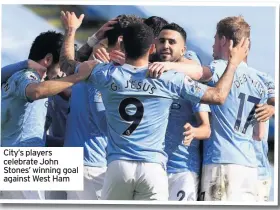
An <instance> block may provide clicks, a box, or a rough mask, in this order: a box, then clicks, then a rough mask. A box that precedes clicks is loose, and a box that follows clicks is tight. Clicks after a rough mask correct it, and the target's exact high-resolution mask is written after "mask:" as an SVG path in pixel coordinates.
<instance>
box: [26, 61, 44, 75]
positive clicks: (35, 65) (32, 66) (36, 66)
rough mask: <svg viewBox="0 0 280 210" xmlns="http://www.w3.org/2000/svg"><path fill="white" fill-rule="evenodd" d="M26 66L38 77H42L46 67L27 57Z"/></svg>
mask: <svg viewBox="0 0 280 210" xmlns="http://www.w3.org/2000/svg"><path fill="white" fill-rule="evenodd" d="M27 66H28V68H29V69H34V70H35V71H36V72H37V73H38V74H39V75H40V78H44V77H45V76H46V73H47V68H46V67H44V66H42V65H41V64H39V63H37V62H35V61H33V60H30V59H28V61H27Z"/></svg>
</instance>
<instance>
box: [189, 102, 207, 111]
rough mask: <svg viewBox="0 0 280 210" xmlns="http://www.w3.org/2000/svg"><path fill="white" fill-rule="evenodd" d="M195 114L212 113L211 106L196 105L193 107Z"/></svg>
mask: <svg viewBox="0 0 280 210" xmlns="http://www.w3.org/2000/svg"><path fill="white" fill-rule="evenodd" d="M192 110H193V112H211V110H210V107H209V105H207V104H200V103H197V104H194V105H193V106H192Z"/></svg>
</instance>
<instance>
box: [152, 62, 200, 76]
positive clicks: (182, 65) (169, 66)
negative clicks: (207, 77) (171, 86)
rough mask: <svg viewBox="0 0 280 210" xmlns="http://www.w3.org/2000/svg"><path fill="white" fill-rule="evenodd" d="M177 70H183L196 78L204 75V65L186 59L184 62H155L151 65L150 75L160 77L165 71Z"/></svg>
mask: <svg viewBox="0 0 280 210" xmlns="http://www.w3.org/2000/svg"><path fill="white" fill-rule="evenodd" d="M169 70H175V71H177V72H182V73H184V74H185V75H187V76H189V77H190V78H192V79H194V80H199V79H200V78H201V76H202V67H201V66H200V65H198V64H197V63H196V62H195V61H191V60H188V59H184V61H182V62H154V63H151V64H150V65H149V76H150V77H153V78H159V77H160V76H161V75H162V74H163V72H166V71H169Z"/></svg>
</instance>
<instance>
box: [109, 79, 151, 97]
mask: <svg viewBox="0 0 280 210" xmlns="http://www.w3.org/2000/svg"><path fill="white" fill-rule="evenodd" d="M123 84H125V86H123V85H122V84H116V83H115V82H112V83H111V85H110V87H111V90H113V91H120V90H123V89H133V90H140V91H145V92H148V93H149V94H154V90H155V89H156V87H155V86H153V85H152V84H149V83H147V82H143V80H127V81H126V83H123Z"/></svg>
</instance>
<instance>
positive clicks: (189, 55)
mask: <svg viewBox="0 0 280 210" xmlns="http://www.w3.org/2000/svg"><path fill="white" fill-rule="evenodd" d="M185 57H186V58H188V59H190V60H193V61H196V62H197V63H198V64H199V65H201V59H200V57H199V56H198V54H197V53H196V52H194V51H191V50H188V51H187V52H186V54H185Z"/></svg>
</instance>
